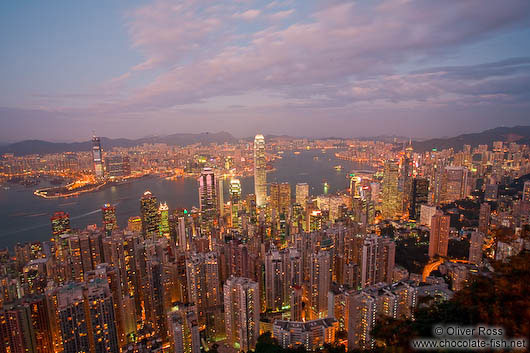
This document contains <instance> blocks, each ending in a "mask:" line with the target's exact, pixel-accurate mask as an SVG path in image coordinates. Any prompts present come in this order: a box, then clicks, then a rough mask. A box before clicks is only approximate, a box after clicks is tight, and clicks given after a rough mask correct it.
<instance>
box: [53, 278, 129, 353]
mask: <svg viewBox="0 0 530 353" xmlns="http://www.w3.org/2000/svg"><path fill="white" fill-rule="evenodd" d="M57 314H58V320H59V325H60V330H61V337H62V344H63V347H64V352H65V353H76V352H96V353H100V352H101V353H103V352H116V353H117V352H119V348H118V339H117V333H116V324H115V320H114V310H113V304H112V297H111V294H110V289H109V287H108V284H107V283H106V282H104V281H103V280H101V279H96V280H93V281H90V282H88V283H72V284H69V285H67V286H64V287H62V288H60V289H59V291H58V293H57Z"/></svg>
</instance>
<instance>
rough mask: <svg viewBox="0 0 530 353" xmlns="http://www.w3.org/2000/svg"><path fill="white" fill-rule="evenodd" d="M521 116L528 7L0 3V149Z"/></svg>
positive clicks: (159, 0) (337, 2) (136, 0)
mask: <svg viewBox="0 0 530 353" xmlns="http://www.w3.org/2000/svg"><path fill="white" fill-rule="evenodd" d="M515 125H530V1H528V0H502V1H496V0H444V1H440V0H417V1H416V0H355V1H354V0H349V1H346V0H344V1H341V0H329V1H327V0H318V1H312V0H284V1H282V0H274V1H262V0H232V1H229V0H224V1H214V0H211V1H210V0H184V1H175V0H173V1H170V0H154V1H147V0H112V1H109V0H93V1H2V2H0V142H4V143H5V142H14V141H20V140H24V139H43V140H48V141H82V140H87V139H88V138H89V137H90V136H91V135H92V132H93V131H95V132H96V133H97V135H100V136H106V137H127V138H138V137H145V136H152V135H164V134H172V133H199V132H207V131H208V132H218V131H228V132H230V133H232V134H233V135H234V136H237V137H246V136H252V135H254V134H256V133H264V134H289V135H292V136H311V137H325V136H336V137H358V136H378V135H399V136H410V137H423V138H428V137H441V136H454V135H458V134H460V133H466V132H476V131H482V130H486V129H489V128H494V127H497V126H515Z"/></svg>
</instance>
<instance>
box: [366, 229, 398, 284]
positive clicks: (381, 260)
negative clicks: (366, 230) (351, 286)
mask: <svg viewBox="0 0 530 353" xmlns="http://www.w3.org/2000/svg"><path fill="white" fill-rule="evenodd" d="M395 257H396V244H395V243H394V241H393V240H391V239H388V238H384V237H379V236H377V235H375V234H370V235H368V236H367V237H366V238H365V239H364V242H363V245H362V255H361V286H362V287H368V286H371V285H374V284H377V283H380V282H386V283H392V276H393V273H394V264H395Z"/></svg>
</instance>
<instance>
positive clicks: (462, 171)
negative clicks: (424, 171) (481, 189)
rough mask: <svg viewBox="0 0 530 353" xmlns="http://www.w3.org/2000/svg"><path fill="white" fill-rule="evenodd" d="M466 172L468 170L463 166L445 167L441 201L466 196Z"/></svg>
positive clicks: (449, 200)
mask: <svg viewBox="0 0 530 353" xmlns="http://www.w3.org/2000/svg"><path fill="white" fill-rule="evenodd" d="M467 174H468V171H467V168H465V167H445V170H444V175H443V179H442V192H441V193H442V195H441V200H440V201H441V202H453V201H456V200H460V199H464V198H466V197H467V193H468V185H467V183H468V180H467Z"/></svg>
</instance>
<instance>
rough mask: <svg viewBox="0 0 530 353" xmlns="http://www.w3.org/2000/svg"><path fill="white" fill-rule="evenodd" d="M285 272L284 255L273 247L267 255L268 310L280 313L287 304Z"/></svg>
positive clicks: (266, 289)
mask: <svg viewBox="0 0 530 353" xmlns="http://www.w3.org/2000/svg"><path fill="white" fill-rule="evenodd" d="M284 285H285V271H284V261H283V257H282V254H281V253H280V251H279V250H278V249H276V247H275V246H272V247H271V248H270V249H269V251H268V252H267V254H266V255H265V305H266V308H267V310H271V311H279V310H280V309H281V308H282V307H283V305H284V304H285V300H286V298H285V296H284V294H285V293H284Z"/></svg>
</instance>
